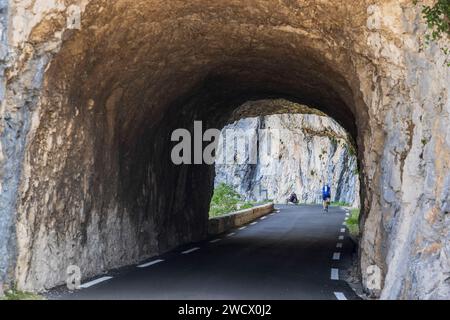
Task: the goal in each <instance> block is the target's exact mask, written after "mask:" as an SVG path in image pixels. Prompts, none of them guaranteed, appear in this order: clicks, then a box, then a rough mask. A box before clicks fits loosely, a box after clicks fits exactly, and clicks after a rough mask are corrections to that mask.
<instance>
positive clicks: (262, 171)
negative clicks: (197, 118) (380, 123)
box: [215, 114, 360, 207]
mask: <svg viewBox="0 0 450 320" xmlns="http://www.w3.org/2000/svg"><path fill="white" fill-rule="evenodd" d="M227 130H229V131H228V132H229V133H231V134H229V135H227ZM261 130H269V131H272V130H273V131H278V130H279V139H280V142H279V143H280V144H279V146H280V150H279V152H277V157H274V159H271V161H261V160H260V161H258V162H257V163H251V159H250V154H249V153H248V152H247V153H246V154H245V159H243V160H242V162H243V164H227V163H223V164H216V166H215V171H216V177H215V185H218V184H219V183H226V184H228V185H231V186H233V188H234V189H235V190H236V191H237V192H239V193H240V194H241V195H242V196H243V197H244V198H245V199H246V200H248V201H258V202H259V201H264V200H268V199H270V200H273V201H274V202H275V203H285V202H286V199H287V198H288V197H289V195H290V193H291V192H293V191H294V192H295V193H296V194H297V197H298V198H299V201H300V203H321V201H322V194H321V189H322V186H323V185H324V184H325V183H327V184H329V185H330V187H331V189H332V198H331V199H332V201H336V202H345V203H348V204H351V205H352V206H355V207H359V205H360V204H359V175H358V164H357V159H356V152H355V151H354V146H352V142H351V141H349V137H348V134H347V133H346V132H345V130H344V129H343V128H342V127H340V126H339V125H338V124H337V123H336V122H335V121H333V120H332V119H330V118H328V117H326V116H320V115H314V114H307V115H303V114H281V115H271V116H265V117H258V118H247V119H242V120H239V121H237V122H235V123H233V124H230V125H227V126H225V128H224V129H223V130H222V135H221V139H220V142H219V146H218V155H217V158H218V159H223V158H225V157H224V155H223V153H225V154H226V155H228V152H230V153H229V156H232V155H233V154H235V153H236V151H237V143H236V142H235V141H234V140H233V137H234V134H233V133H235V132H238V131H239V132H244V133H245V136H246V137H247V138H248V139H249V141H255V140H256V139H257V138H258V136H259V135H260V134H259V132H261ZM268 141H269V140H268V139H264V138H263V139H259V143H258V148H259V150H268V149H269V148H268V146H267V145H266V144H268ZM242 162H241V163H242Z"/></svg>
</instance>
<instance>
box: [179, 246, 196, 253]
mask: <svg viewBox="0 0 450 320" xmlns="http://www.w3.org/2000/svg"><path fill="white" fill-rule="evenodd" d="M197 250H200V248H199V247H195V248H192V249H189V250H186V251H183V252H182V253H181V254H188V253H191V252H194V251H197Z"/></svg>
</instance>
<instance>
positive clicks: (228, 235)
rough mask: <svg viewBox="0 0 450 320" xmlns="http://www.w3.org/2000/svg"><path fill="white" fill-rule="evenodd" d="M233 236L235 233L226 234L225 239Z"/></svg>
mask: <svg viewBox="0 0 450 320" xmlns="http://www.w3.org/2000/svg"><path fill="white" fill-rule="evenodd" d="M235 234H236V232H231V233H229V234H227V237H232V236H234V235H235Z"/></svg>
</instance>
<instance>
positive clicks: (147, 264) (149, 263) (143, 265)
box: [137, 259, 164, 268]
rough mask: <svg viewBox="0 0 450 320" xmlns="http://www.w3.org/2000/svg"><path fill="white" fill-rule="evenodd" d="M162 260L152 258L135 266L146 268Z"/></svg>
mask: <svg viewBox="0 0 450 320" xmlns="http://www.w3.org/2000/svg"><path fill="white" fill-rule="evenodd" d="M163 261H164V260H163V259H158V260H153V261H150V262H147V263H144V264H141V265H139V266H137V267H138V268H146V267H150V266H152V265H154V264H157V263H160V262H163Z"/></svg>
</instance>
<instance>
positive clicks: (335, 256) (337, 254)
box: [333, 252, 341, 260]
mask: <svg viewBox="0 0 450 320" xmlns="http://www.w3.org/2000/svg"><path fill="white" fill-rule="evenodd" d="M340 259H341V253H340V252H335V253H333V260H340Z"/></svg>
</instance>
